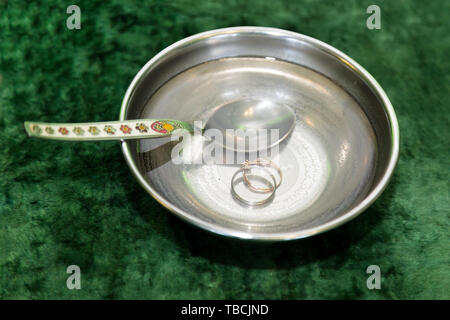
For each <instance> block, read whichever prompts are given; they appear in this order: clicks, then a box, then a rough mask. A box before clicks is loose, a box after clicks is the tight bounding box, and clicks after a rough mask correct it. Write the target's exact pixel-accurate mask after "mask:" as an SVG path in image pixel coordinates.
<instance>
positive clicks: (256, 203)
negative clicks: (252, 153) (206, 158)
mask: <svg viewBox="0 0 450 320" xmlns="http://www.w3.org/2000/svg"><path fill="white" fill-rule="evenodd" d="M253 167H260V168H261V169H262V170H264V171H265V172H266V173H267V175H269V176H270V178H271V179H272V182H270V181H269V180H268V179H266V178H264V177H259V178H262V179H264V180H265V181H267V182H268V183H269V184H271V185H272V188H269V190H271V191H270V194H269V196H267V197H266V198H264V199H262V200H258V201H250V200H247V199H245V198H244V197H242V196H240V195H239V194H238V193H237V192H236V189H235V185H236V184H237V183H238V182H239V179H236V178H237V176H238V174H239V173H241V174H242V175H243V171H242V170H237V171H236V172H235V173H234V175H233V177H232V178H231V195H232V196H233V198H235V199H236V200H239V201H240V202H242V203H244V204H246V205H248V206H250V207H256V206H261V205H263V204H265V203H267V202H269V201H270V200H272V199H273V197H274V195H275V191H276V190H277V187H276V185H277V180H276V179H275V176H274V175H273V174H272V173H270V171H269V170H267V169H266V168H264V167H261V166H258V165H255V164H249V165H248V168H247V169H248V170H251V168H253ZM240 179H241V180H242V181H245V180H244V176H242V178H240ZM247 180H249V179H248V177H247ZM244 183H245V182H244ZM265 193H268V192H265Z"/></svg>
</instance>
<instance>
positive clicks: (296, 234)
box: [119, 26, 400, 241]
mask: <svg viewBox="0 0 450 320" xmlns="http://www.w3.org/2000/svg"><path fill="white" fill-rule="evenodd" d="M230 33H260V34H265V35H270V36H289V37H294V38H297V39H299V40H303V41H306V42H309V43H311V44H313V45H315V46H316V47H318V48H320V49H321V50H323V51H325V52H326V53H328V54H331V55H332V56H334V57H336V58H338V59H339V60H341V61H342V62H343V63H345V64H347V65H348V66H350V67H351V68H352V69H353V71H354V72H356V73H357V74H358V76H359V77H361V78H362V79H363V80H365V82H366V83H367V85H368V86H370V87H371V89H372V90H373V92H374V93H375V94H376V95H377V96H378V98H379V99H380V101H381V103H382V105H383V107H384V110H385V112H386V114H387V117H388V121H389V124H390V127H391V132H390V136H391V143H392V146H391V150H390V156H389V161H388V165H387V167H386V169H385V171H384V173H383V175H382V177H381V179H380V180H379V182H378V183H377V185H376V186H375V187H374V188H373V189H372V191H371V192H370V193H369V194H368V195H366V197H365V198H364V199H363V200H362V201H361V202H360V203H359V204H358V205H356V206H355V207H353V208H352V209H351V210H349V211H347V212H345V213H344V214H343V215H341V216H339V217H338V218H336V219H333V220H331V221H328V222H326V223H324V224H322V225H319V226H316V227H313V228H308V229H303V230H299V231H290V232H277V233H259V234H258V233H257V234H252V233H248V232H245V231H239V230H235V229H232V228H228V227H223V226H218V225H216V224H214V223H210V222H207V221H204V220H201V219H199V218H197V217H195V216H193V215H192V214H190V213H189V212H186V211H184V210H181V209H180V208H178V207H176V206H175V205H173V204H171V203H170V202H169V201H167V200H166V199H164V197H163V196H162V195H161V194H159V193H158V192H157V191H156V190H155V189H154V188H152V187H151V186H150V184H148V183H147V181H146V180H145V178H144V177H143V176H142V174H141V173H140V171H139V169H138V167H137V165H136V163H135V162H134V160H133V157H132V154H131V150H130V143H129V142H127V141H126V140H122V141H121V147H122V152H123V154H124V157H125V160H126V163H127V164H128V166H129V167H130V170H131V171H132V173H133V175H134V176H135V178H136V179H137V181H138V182H139V184H140V185H141V186H142V187H143V188H144V189H145V190H146V191H147V192H148V193H149V194H150V195H151V196H152V197H153V198H154V199H155V200H156V201H158V202H159V203H160V204H161V205H162V206H164V207H165V208H166V209H168V210H169V211H171V212H172V213H174V214H175V215H177V216H178V217H180V218H181V219H183V220H185V221H187V222H189V223H191V224H193V225H195V226H197V227H200V228H202V229H206V230H208V231H211V232H213V233H216V234H219V235H223V236H229V237H234V238H240V239H252V240H265V241H281V240H294V239H302V238H306V237H310V236H313V235H316V234H320V233H323V232H325V231H328V230H331V229H334V228H336V227H338V226H340V225H342V224H344V223H346V222H348V221H350V220H352V219H354V218H355V217H357V216H358V215H359V214H361V213H362V212H363V211H365V210H366V209H367V208H368V207H369V206H370V205H371V204H372V203H373V202H374V201H375V200H376V199H377V198H378V197H379V196H380V195H381V193H382V192H383V191H384V190H385V188H386V186H387V185H388V183H389V181H390V179H391V177H392V175H393V172H394V169H395V167H396V165H397V162H398V157H399V144H400V131H399V125H398V121H397V116H396V114H395V111H394V108H393V106H392V104H391V102H390V101H389V98H388V97H387V95H386V93H385V92H384V90H383V89H382V87H381V86H380V85H379V84H378V82H377V81H376V80H375V79H374V78H373V77H372V75H371V74H370V73H369V72H368V71H367V70H365V69H364V68H363V67H362V66H360V65H359V64H358V63H357V62H356V61H354V60H353V59H352V58H350V57H349V56H347V55H346V54H344V53H343V52H341V51H340V50H338V49H336V48H334V47H332V46H331V45H329V44H326V43H325V42H322V41H320V40H317V39H315V38H312V37H309V36H306V35H303V34H300V33H296V32H292V31H287V30H283V29H278V28H271V27H256V26H241V27H230V28H222V29H215V30H210V31H206V32H201V33H198V34H194V35H192V36H190V37H187V38H184V39H181V40H179V41H177V42H175V43H173V44H172V45H170V46H168V47H167V48H165V49H164V50H162V51H160V52H159V53H158V54H157V55H155V56H154V57H153V58H151V59H150V60H149V61H148V62H147V63H146V64H145V65H144V66H143V67H142V68H141V69H140V70H139V72H138V73H137V74H136V76H135V77H134V78H133V81H132V82H131V84H130V85H129V87H128V89H127V91H126V93H125V96H124V98H123V100H122V105H121V110H120V116H119V120H125V119H126V114H127V111H128V104H129V102H130V98H131V97H132V95H133V93H134V91H135V89H136V88H137V87H138V86H139V85H140V83H141V80H142V79H143V76H144V75H145V74H146V73H147V70H148V69H149V68H150V67H151V66H152V65H153V64H155V63H156V62H157V61H159V60H160V59H162V58H163V57H164V56H165V55H166V54H168V53H169V52H170V51H172V50H174V49H176V48H179V47H183V46H186V45H189V44H191V43H194V42H196V41H198V40H201V39H205V38H209V37H213V36H217V35H223V34H230Z"/></svg>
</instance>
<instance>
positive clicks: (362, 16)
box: [0, 0, 450, 299]
mask: <svg viewBox="0 0 450 320" xmlns="http://www.w3.org/2000/svg"><path fill="white" fill-rule="evenodd" d="M23 3H24V1H23V2H22V1H9V2H7V1H4V0H3V1H0V10H1V12H0V35H1V39H0V53H1V69H0V98H1V100H0V143H1V151H0V298H3V299H13V298H20V299H48V298H53V299H79V298H82V299H92V298H107V299H108V298H113V299H124V298H126V299H130V298H133V299H142V298H146V299H147V298H150V299H169V298H173V299H178V298H195V299H196V298H199V299H203V298H210V299H212V298H217V299H222V298H231V299H235V298H262V299H264V298H274V299H277V298H281V299H284V298H294V299H322V298H324V299H336V298H343V299H347V298H351V299H353V298H356V299H405V298H412V299H419V298H425V299H428V298H438V299H449V298H450V269H449V265H450V259H449V251H450V250H449V249H450V238H449V229H450V228H449V207H448V206H449V167H450V166H449V165H450V160H449V158H450V153H449V140H450V139H449V138H450V137H449V104H450V100H449V83H450V81H449V80H450V79H449V72H450V65H449V56H450V38H449V34H450V30H449V13H450V2H449V1H378V0H369V1H331V0H329V1H320V2H319V1H293V0H285V1H274V0H264V1H237V0H234V1H224V0H214V1H199V0H185V1H167V2H163V1H76V2H75V3H76V4H77V5H79V6H80V7H81V11H82V16H81V19H82V22H81V23H82V28H81V30H68V29H67V28H66V18H67V17H68V15H67V14H66V8H67V6H69V5H70V4H72V2H67V3H64V1H34V2H32V3H30V4H28V5H24V4H23ZM144 3H145V4H144ZM370 4H377V5H379V6H380V7H381V19H382V29H381V30H368V29H367V28H366V25H365V23H366V19H367V17H368V14H366V8H367V7H368V5H370ZM238 25H261V26H271V27H279V28H283V29H288V30H292V31H297V32H300V33H304V34H307V35H310V36H312V37H315V38H317V39H320V40H322V41H325V42H327V43H329V44H331V45H333V46H335V47H336V48H338V49H340V50H342V51H343V52H345V53H346V54H348V55H350V56H351V57H352V58H354V59H355V60H356V61H358V62H359V63H360V64H361V65H363V66H364V67H365V68H366V69H367V70H368V71H369V72H371V73H372V75H373V76H374V77H375V78H376V79H377V80H378V81H379V83H380V84H381V85H382V86H383V88H384V89H385V91H386V92H387V94H388V96H389V97H390V99H391V101H392V104H393V105H394V108H395V110H396V112H397V116H398V119H399V123H400V129H401V149H400V160H399V163H398V167H397V169H396V172H395V175H394V177H393V180H392V182H391V184H390V185H389V187H388V188H387V189H386V191H385V192H384V194H383V195H382V196H381V197H380V198H379V199H378V200H377V201H376V203H375V204H374V205H373V206H372V207H371V208H370V209H368V210H367V211H366V212H365V213H364V214H362V215H361V216H360V217H358V218H357V219H355V220H353V221H352V222H350V223H348V224H346V225H344V226H342V227H340V228H338V229H336V230H333V231H331V232H328V233H326V234H323V235H320V236H316V237H313V238H310V239H306V240H300V241H295V242H290V243H275V244H259V243H249V242H243V241H239V240H230V239H225V238H220V237H218V236H215V235H212V234H209V233H207V232H205V231H202V230H200V229H197V228H194V227H191V226H189V225H187V224H185V223H184V222H181V221H180V220H178V219H177V218H176V217H174V216H173V215H172V214H170V213H169V212H167V211H166V210H165V209H164V208H163V207H161V206H160V205H158V204H157V203H156V201H154V200H153V199H152V198H151V197H150V196H149V195H147V194H146V193H145V192H144V190H143V189H141V187H140V186H139V185H138V183H137V182H135V180H134V178H133V177H132V175H131V173H130V172H129V170H128V167H127V166H126V164H125V161H124V159H123V156H122V153H121V150H120V148H119V143H117V142H103V143H63V142H53V141H40V140H36V139H27V138H26V137H25V134H24V131H23V128H22V122H23V121H25V120H40V121H55V122H66V121H67V122H75V121H94V120H96V121H100V120H114V119H117V118H118V114H119V108H120V104H121V99H122V97H123V95H124V93H125V91H126V89H127V86H128V84H129V83H130V82H131V80H132V78H133V76H134V75H135V74H136V73H137V71H138V70H139V69H140V67H141V66H143V65H144V64H145V62H146V61H148V60H149V59H150V58H151V57H152V56H153V55H155V54H156V53H157V52H158V51H160V50H161V49H163V48H164V47H166V46H168V45H170V44H172V43H173V42H175V41H177V40H179V39H182V38H184V37H186V36H189V35H192V34H194V33H197V32H201V31H205V30H209V29H214V28H220V27H227V26H238ZM71 264H76V265H79V266H80V268H81V272H82V278H81V279H82V289H81V290H68V289H67V288H66V279H67V277H68V275H67V274H66V268H67V266H68V265H71ZM372 264H376V265H379V266H380V268H381V273H382V288H381V290H373V291H371V290H368V289H367V288H366V279H367V277H368V275H367V274H366V273H365V270H366V268H367V266H369V265H372Z"/></svg>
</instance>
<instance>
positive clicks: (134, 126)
mask: <svg viewBox="0 0 450 320" xmlns="http://www.w3.org/2000/svg"><path fill="white" fill-rule="evenodd" d="M24 126H25V131H26V132H27V134H28V135H29V136H31V137H39V138H44V139H58V140H78V141H84V140H111V139H115V140H119V139H133V138H145V137H149V138H154V137H163V136H167V135H170V134H171V133H172V132H173V131H174V130H176V129H185V130H187V131H189V132H192V131H193V128H192V126H191V125H190V124H189V123H187V122H183V121H178V120H165V119H141V120H125V121H109V122H96V123H72V124H71V123H64V124H58V123H39V122H25V123H24Z"/></svg>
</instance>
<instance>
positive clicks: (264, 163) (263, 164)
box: [241, 158, 283, 193]
mask: <svg viewBox="0 0 450 320" xmlns="http://www.w3.org/2000/svg"><path fill="white" fill-rule="evenodd" d="M250 166H259V167H271V168H273V169H275V170H276V171H277V172H278V176H279V177H280V181H279V182H278V183H276V180H275V185H274V186H275V189H277V188H278V187H279V186H280V184H281V181H282V180H283V175H282V173H281V169H280V167H278V166H277V165H276V164H275V163H274V162H273V161H271V160H269V159H263V158H258V159H256V160H254V161H249V160H245V162H244V163H243V164H242V166H241V171H242V176H243V178H244V182H245V184H246V185H247V187H248V188H249V189H250V190H252V191H254V192H258V193H269V192H272V191H273V190H272V189H270V188H258V187H255V186H254V185H253V184H252V183H251V182H250V180H249V179H248V177H247V173H246V171H247V170H248V168H249V167H250ZM267 171H268V170H267Z"/></svg>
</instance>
